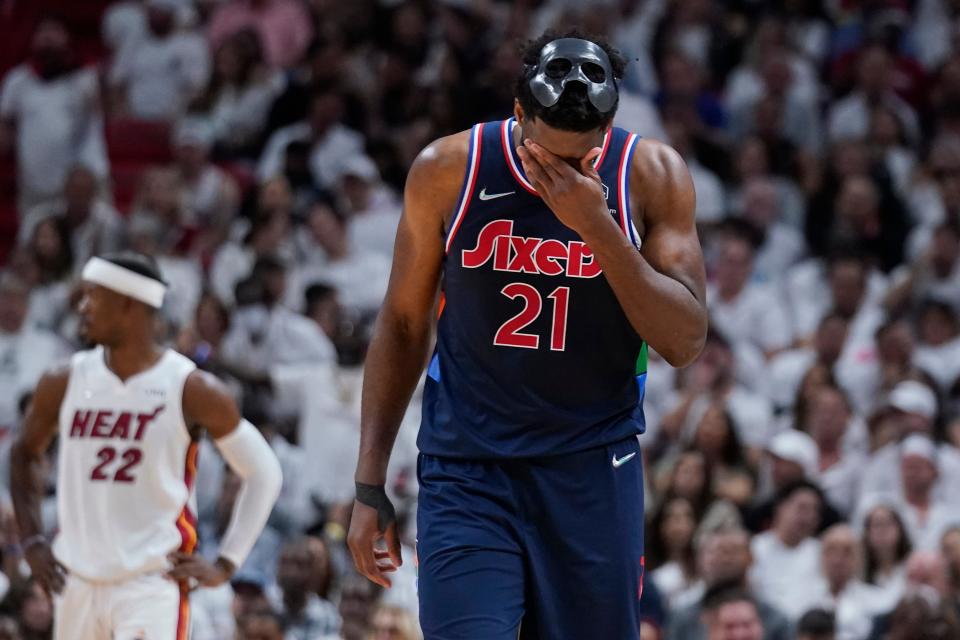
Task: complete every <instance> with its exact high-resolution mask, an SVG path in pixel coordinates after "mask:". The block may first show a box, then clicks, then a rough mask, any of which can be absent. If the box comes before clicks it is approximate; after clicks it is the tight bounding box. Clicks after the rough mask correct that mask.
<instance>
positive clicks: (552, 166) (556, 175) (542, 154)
mask: <svg viewBox="0 0 960 640" xmlns="http://www.w3.org/2000/svg"><path fill="white" fill-rule="evenodd" d="M523 144H524V145H526V148H527V149H529V150H530V151H531V152H532V153H533V156H534V157H535V158H536V159H537V163H538V164H539V165H540V166H541V167H543V170H544V172H545V173H546V174H547V175H549V176H550V177H551V178H552V179H554V180H562V179H564V178H566V177H569V175H570V165H568V164H567V163H566V162H564V161H563V160H561V159H560V158H558V157H557V156H555V155H553V154H552V153H550V152H549V151H547V150H546V149H544V148H543V147H541V146H540V145H538V144H537V143H536V142H534V141H533V140H531V139H530V138H527V139H526V140H524V141H523Z"/></svg>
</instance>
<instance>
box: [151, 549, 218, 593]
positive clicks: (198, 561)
mask: <svg viewBox="0 0 960 640" xmlns="http://www.w3.org/2000/svg"><path fill="white" fill-rule="evenodd" d="M167 559H168V560H170V564H171V565H173V566H172V567H171V569H170V570H169V571H167V577H168V578H170V579H171V580H174V581H175V582H177V583H179V584H180V586H181V587H183V588H185V589H186V590H187V591H193V590H194V589H196V588H198V587H218V586H220V585H221V584H223V583H224V582H227V581H228V580H229V579H230V577H231V576H232V575H233V571H234V567H233V565H232V564H231V563H230V561H229V560H225V559H223V558H220V559H218V560H217V561H216V562H207V561H206V560H205V559H203V558H202V557H201V556H199V555H196V554H191V553H183V552H180V551H178V552H176V553H171V554H170V555H169V556H167Z"/></svg>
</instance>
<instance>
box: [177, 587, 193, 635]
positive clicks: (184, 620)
mask: <svg viewBox="0 0 960 640" xmlns="http://www.w3.org/2000/svg"><path fill="white" fill-rule="evenodd" d="M189 637H190V596H189V595H187V593H186V591H184V590H181V591H180V607H179V609H178V610H177V637H176V640H187V639H188V638H189Z"/></svg>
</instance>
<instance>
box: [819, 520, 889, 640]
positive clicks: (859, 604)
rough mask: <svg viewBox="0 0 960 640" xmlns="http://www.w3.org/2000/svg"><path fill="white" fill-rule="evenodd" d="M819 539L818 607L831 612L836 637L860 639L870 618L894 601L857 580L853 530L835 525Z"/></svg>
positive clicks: (867, 630) (876, 589)
mask: <svg viewBox="0 0 960 640" xmlns="http://www.w3.org/2000/svg"><path fill="white" fill-rule="evenodd" d="M820 540H821V557H822V559H821V569H822V571H823V576H822V582H820V583H819V584H818V585H817V587H814V588H815V589H822V591H821V595H820V598H819V601H818V603H817V604H818V606H821V607H823V608H825V609H827V610H830V611H833V612H834V615H835V617H836V625H837V632H836V633H837V636H836V637H837V640H861V639H862V638H865V637H866V636H867V634H868V633H869V632H870V628H871V626H872V622H873V618H874V616H876V615H879V614H881V613H885V612H886V611H889V610H890V609H892V608H893V605H894V604H895V601H893V600H891V599H889V597H884V596H885V594H884V593H883V591H881V590H880V589H879V588H877V587H874V586H873V585H869V584H866V583H865V582H863V581H861V580H859V579H858V578H857V575H858V574H859V572H860V562H861V560H860V552H859V548H858V546H857V538H856V535H855V534H854V532H853V529H851V528H850V526H849V525H846V524H836V525H833V526H832V527H830V528H829V529H827V530H826V531H824V532H823V535H822V536H821V537H820Z"/></svg>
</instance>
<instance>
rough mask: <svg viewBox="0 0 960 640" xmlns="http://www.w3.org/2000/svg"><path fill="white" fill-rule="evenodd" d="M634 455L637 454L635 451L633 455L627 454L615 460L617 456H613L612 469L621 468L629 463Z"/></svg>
mask: <svg viewBox="0 0 960 640" xmlns="http://www.w3.org/2000/svg"><path fill="white" fill-rule="evenodd" d="M635 455H637V452H636V451H634V452H633V453H628V454H627V455H625V456H623V457H622V458H617V454H613V468H614V469H619V468H620V467H622V466H623V465H625V464H626V463H628V462H630V460H631V459H632V458H633V456H635Z"/></svg>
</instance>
